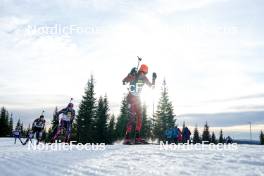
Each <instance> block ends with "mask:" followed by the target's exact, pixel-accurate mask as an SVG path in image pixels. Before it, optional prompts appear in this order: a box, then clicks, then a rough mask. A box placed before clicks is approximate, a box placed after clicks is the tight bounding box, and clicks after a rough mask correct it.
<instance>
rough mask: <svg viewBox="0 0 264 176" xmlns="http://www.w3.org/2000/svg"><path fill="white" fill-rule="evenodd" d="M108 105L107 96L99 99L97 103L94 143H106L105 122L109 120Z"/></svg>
mask: <svg viewBox="0 0 264 176" xmlns="http://www.w3.org/2000/svg"><path fill="white" fill-rule="evenodd" d="M108 112H109V105H108V100H107V96H105V97H104V98H103V97H100V98H99V101H98V106H97V111H96V121H95V133H96V142H98V143H107V121H108V118H109V114H108Z"/></svg>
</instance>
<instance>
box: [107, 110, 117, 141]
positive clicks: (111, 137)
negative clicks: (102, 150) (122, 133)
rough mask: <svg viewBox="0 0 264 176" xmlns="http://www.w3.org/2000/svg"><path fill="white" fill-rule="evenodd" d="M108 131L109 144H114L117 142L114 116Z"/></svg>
mask: <svg viewBox="0 0 264 176" xmlns="http://www.w3.org/2000/svg"><path fill="white" fill-rule="evenodd" d="M107 131H108V144H113V142H114V141H115V140H116V134H115V116H114V115H112V116H111V119H110V122H109V124H108V130H107Z"/></svg>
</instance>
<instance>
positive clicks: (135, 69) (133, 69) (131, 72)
mask: <svg viewBox="0 0 264 176" xmlns="http://www.w3.org/2000/svg"><path fill="white" fill-rule="evenodd" d="M129 74H130V75H136V74H137V68H136V67H134V68H132V70H131V71H130V73H129Z"/></svg>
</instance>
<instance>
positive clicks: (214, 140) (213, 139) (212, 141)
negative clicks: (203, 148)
mask: <svg viewBox="0 0 264 176" xmlns="http://www.w3.org/2000/svg"><path fill="white" fill-rule="evenodd" d="M211 143H214V144H216V143H217V141H216V138H215V133H214V132H213V133H212V140H211Z"/></svg>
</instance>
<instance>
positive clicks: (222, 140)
mask: <svg viewBox="0 0 264 176" xmlns="http://www.w3.org/2000/svg"><path fill="white" fill-rule="evenodd" d="M218 142H219V143H221V144H223V143H224V136H223V130H222V129H221V130H220V135H219V141H218Z"/></svg>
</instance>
